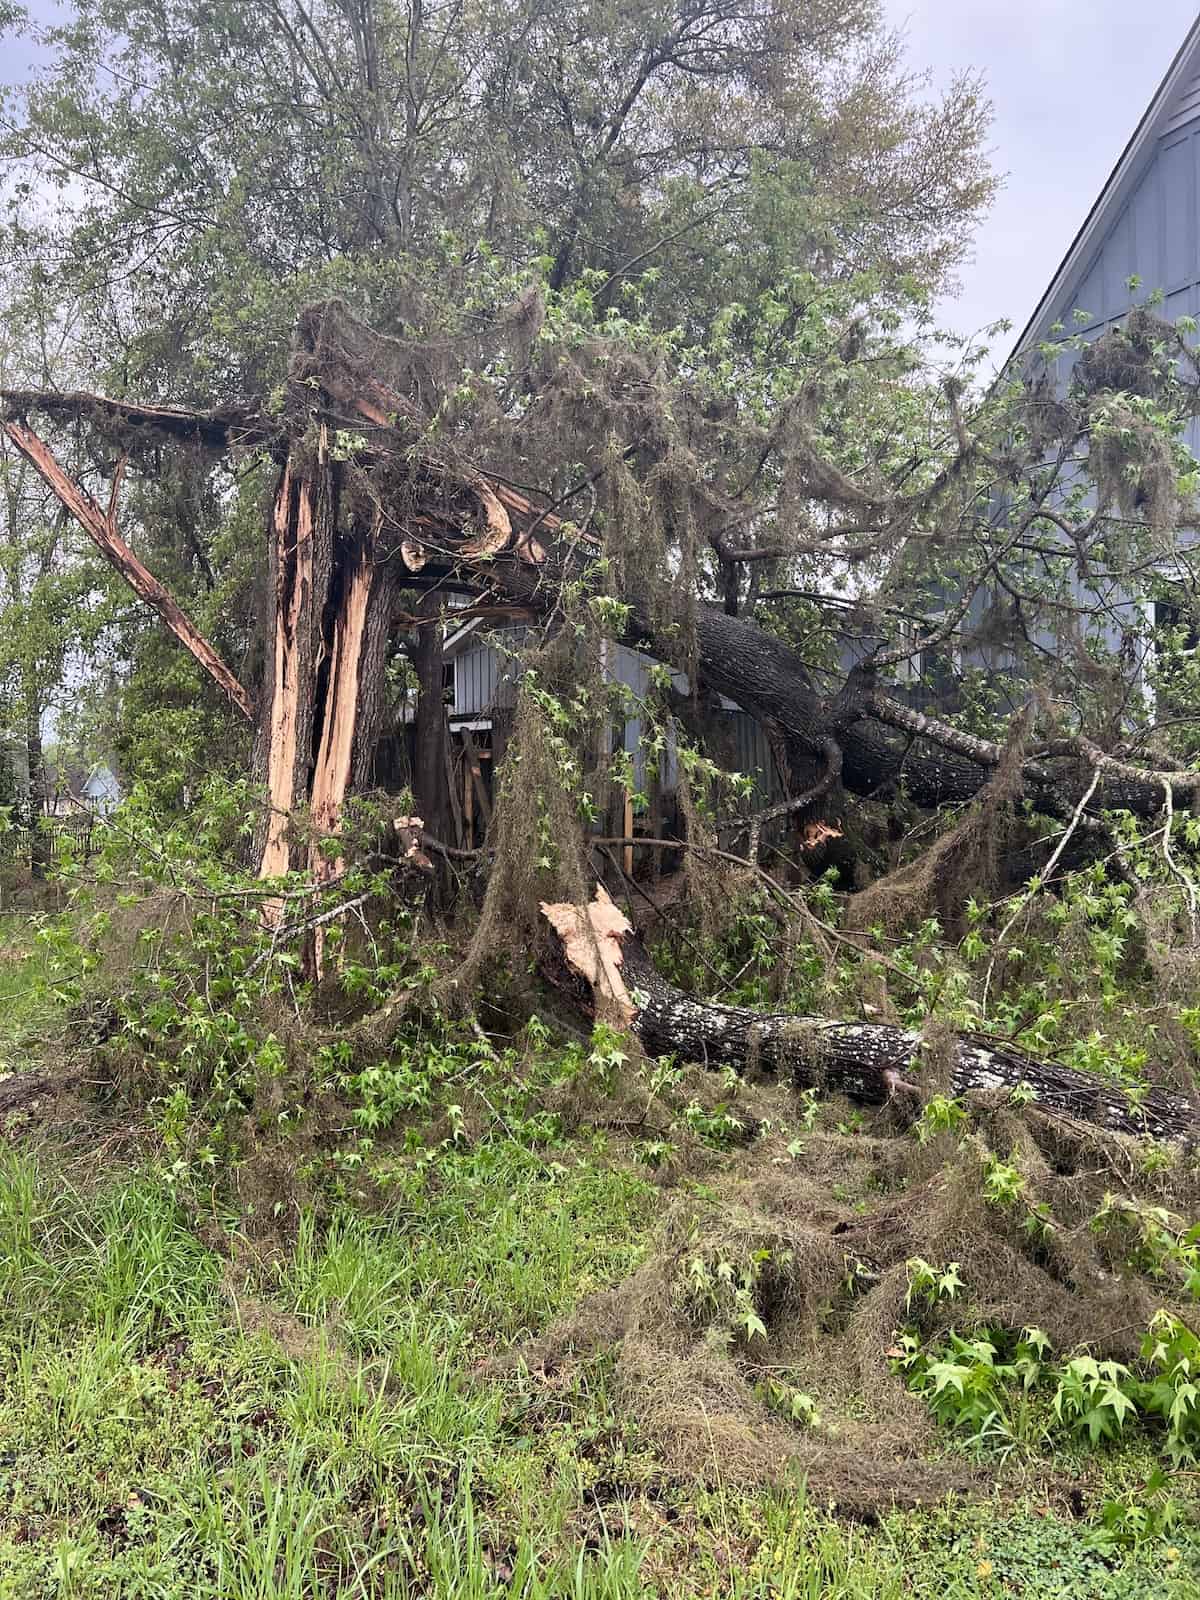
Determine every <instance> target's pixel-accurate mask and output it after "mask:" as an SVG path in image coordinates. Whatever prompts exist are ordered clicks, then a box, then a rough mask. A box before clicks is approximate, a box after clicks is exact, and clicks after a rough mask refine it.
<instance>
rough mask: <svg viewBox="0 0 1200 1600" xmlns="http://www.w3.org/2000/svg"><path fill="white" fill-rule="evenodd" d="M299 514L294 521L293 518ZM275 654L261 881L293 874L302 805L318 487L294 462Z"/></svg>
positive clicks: (280, 516)
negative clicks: (296, 815)
mask: <svg viewBox="0 0 1200 1600" xmlns="http://www.w3.org/2000/svg"><path fill="white" fill-rule="evenodd" d="M293 511H294V515H293ZM274 517H275V541H274V542H275V558H276V571H275V649H274V652H273V655H274V684H273V693H272V696H271V720H270V726H269V730H268V738H267V797H268V803H269V805H270V808H271V810H270V816H269V817H268V819H267V835H266V842H265V843H264V845H263V853H262V861H261V863H260V865H259V877H261V878H278V877H281V876H282V875H283V873H285V872H286V871H287V870H288V865H289V862H290V854H291V852H290V845H289V842H288V829H289V827H290V826H291V820H292V810H293V807H294V806H295V803H296V792H295V789H296V748H297V740H298V738H299V717H300V688H301V686H300V673H301V668H300V657H301V641H300V623H301V618H302V616H303V613H304V609H305V605H306V603H307V598H308V595H309V593H310V592H311V589H312V576H313V574H312V566H313V546H312V534H313V486H312V484H311V483H310V482H309V481H308V480H307V479H306V478H304V477H301V476H297V475H296V474H295V473H294V472H293V469H292V464H291V462H290V461H289V462H288V464H287V466H286V467H285V468H284V473H283V480H282V482H281V483H280V485H279V493H278V495H277V496H276V498H275V512H274Z"/></svg>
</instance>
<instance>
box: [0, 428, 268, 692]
mask: <svg viewBox="0 0 1200 1600" xmlns="http://www.w3.org/2000/svg"><path fill="white" fill-rule="evenodd" d="M0 428H2V429H3V431H4V433H5V434H6V435H7V437H8V438H9V439H10V440H11V441H12V443H13V445H14V446H15V447H16V448H17V450H19V451H20V453H21V455H23V456H24V458H25V460H26V461H28V462H29V464H30V466H31V467H32V468H33V469H34V471H35V472H36V473H37V474H38V475H39V477H40V478H41V479H42V480H43V482H44V483H45V484H46V485H47V486H48V487H49V488H50V489H51V490H52V491H53V493H54V494H55V496H56V497H57V499H58V500H59V502H60V503H61V504H62V505H63V506H65V507H66V509H67V510H68V511H69V512H70V513H71V515H72V516H73V517H74V518H75V520H76V522H77V523H78V524H79V526H80V527H81V528H82V529H83V531H84V532H85V533H86V534H87V536H88V538H89V539H90V540H91V541H92V543H93V544H94V545H95V546H96V548H97V549H98V550H99V551H100V554H101V555H102V556H103V557H104V558H105V560H106V561H107V562H108V563H109V565H110V566H112V567H113V568H114V570H115V571H117V572H119V573H120V575H121V577H122V578H124V580H125V582H126V583H127V584H128V585H129V587H130V588H131V589H132V590H133V592H134V594H136V595H137V597H138V598H139V599H140V600H144V601H145V602H146V604H147V605H148V606H151V607H152V608H153V609H154V610H155V611H156V612H157V613H158V615H159V616H160V617H161V618H162V620H163V622H164V623H165V624H166V626H167V627H168V628H169V629H170V630H171V632H172V633H173V634H174V635H175V637H176V638H177V639H178V640H179V642H180V644H181V645H182V646H183V647H184V649H185V650H186V651H188V653H189V654H190V655H191V656H192V657H193V658H194V659H195V660H196V661H197V662H199V664H200V666H201V667H203V669H204V671H205V672H206V673H207V674H208V676H209V677H210V678H211V679H212V680H213V682H214V683H215V684H216V685H217V687H218V688H219V689H221V690H223V691H224V693H225V694H227V695H228V696H229V699H230V701H231V702H232V704H233V705H235V706H236V707H237V708H238V710H239V711H240V712H241V714H242V715H243V716H244V717H245V718H246V719H247V720H248V721H250V722H253V720H254V704H253V702H252V701H251V699H250V696H249V695H248V694H247V693H246V690H245V689H244V688H243V687H242V685H241V684H240V683H239V682H238V680H237V678H236V677H235V676H234V674H233V673H232V672H231V671H230V669H229V668H228V667H227V666H226V665H225V663H224V661H222V660H221V657H220V656H219V655H218V654H217V652H216V650H214V648H213V647H212V645H211V644H210V643H209V641H208V640H207V639H206V638H205V637H204V635H203V634H202V633H201V632H200V630H199V628H197V626H196V625H195V623H194V622H193V621H192V619H191V618H190V617H189V616H188V615H187V613H186V612H185V611H184V610H183V607H182V606H181V605H180V604H179V602H178V600H176V599H175V597H174V595H173V594H171V593H170V591H169V590H168V589H165V588H164V587H163V585H162V584H161V583H160V582H159V581H158V579H157V578H156V577H155V576H154V574H153V573H152V572H150V571H148V570H147V568H146V567H144V566H143V565H142V563H141V562H140V561H139V560H138V558H137V556H135V555H134V553H133V551H132V550H131V549H130V548H129V546H128V545H127V544H126V543H125V541H124V539H122V538H121V535H120V534H119V533H118V532H117V520H116V499H115V489H114V501H113V505H112V506H111V507H110V508H109V510H108V511H107V512H105V511H102V510H101V509H100V507H99V506H98V505H97V504H96V502H95V501H94V500H93V499H92V497H91V495H90V494H88V492H87V490H86V489H84V488H81V487H80V485H79V484H77V483H75V482H74V480H73V479H72V478H70V477H69V476H68V474H67V473H66V472H65V471H64V470H63V468H62V466H61V465H60V463H59V461H58V460H57V458H56V457H55V455H54V452H53V451H52V450H51V449H50V446H49V445H48V444H46V442H45V441H44V440H43V439H40V438H39V437H38V435H37V434H36V433H34V431H33V429H32V428H30V427H28V426H27V425H26V424H25V423H23V422H18V421H16V420H14V419H13V418H8V419H5V420H0Z"/></svg>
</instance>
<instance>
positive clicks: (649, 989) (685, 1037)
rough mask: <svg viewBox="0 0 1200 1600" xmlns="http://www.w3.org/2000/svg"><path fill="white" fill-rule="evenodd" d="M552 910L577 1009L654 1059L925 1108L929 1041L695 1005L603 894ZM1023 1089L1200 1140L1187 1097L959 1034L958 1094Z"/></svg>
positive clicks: (885, 1030)
mask: <svg viewBox="0 0 1200 1600" xmlns="http://www.w3.org/2000/svg"><path fill="white" fill-rule="evenodd" d="M542 911H543V914H544V915H545V916H546V918H547V921H548V922H549V923H550V925H551V927H552V928H553V929H554V930H555V932H556V934H557V935H558V950H559V956H560V965H559V970H558V973H557V977H558V981H559V982H560V986H561V985H562V981H563V975H564V972H565V974H566V975H567V984H566V986H567V987H568V988H569V989H570V990H571V992H572V993H573V995H574V997H575V998H576V1000H577V1002H579V1003H581V1004H582V1005H583V1006H584V1007H585V1009H588V1010H590V1011H591V1012H592V1014H593V1015H597V1016H605V1015H607V1016H608V1017H609V1018H611V1019H612V1020H614V1021H616V1022H618V1023H624V1024H625V1025H627V1026H628V1027H629V1028H631V1029H632V1031H633V1033H634V1034H635V1035H636V1036H637V1038H638V1039H639V1040H640V1041H641V1043H642V1045H643V1047H644V1048H645V1049H646V1050H647V1051H648V1052H649V1053H650V1054H652V1055H674V1056H678V1057H681V1058H682V1059H684V1060H685V1061H697V1062H700V1063H701V1064H702V1065H704V1066H706V1067H713V1068H719V1067H733V1068H734V1069H735V1071H738V1072H742V1071H744V1070H746V1069H747V1068H748V1067H752V1066H753V1067H758V1068H760V1069H762V1070H766V1071H769V1072H772V1073H776V1074H778V1075H781V1076H784V1077H787V1078H790V1080H791V1081H792V1082H793V1083H794V1084H795V1085H796V1086H797V1087H798V1088H801V1089H810V1088H811V1089H827V1090H833V1091H835V1092H836V1093H839V1094H845V1095H848V1096H849V1097H850V1098H851V1099H853V1100H857V1101H860V1102H861V1103H863V1104H865V1105H883V1104H885V1103H887V1102H888V1101H891V1100H896V1099H897V1098H903V1099H908V1100H911V1101H912V1102H913V1103H914V1104H916V1103H919V1101H920V1099H921V1096H922V1091H921V1087H920V1085H919V1083H917V1082H916V1081H914V1080H913V1079H912V1078H911V1077H909V1076H908V1074H909V1073H910V1072H911V1071H912V1069H913V1067H914V1064H915V1063H917V1062H918V1061H919V1057H920V1053H921V1048H922V1041H921V1035H920V1034H919V1033H917V1032H915V1031H913V1030H910V1029H904V1028H894V1027H889V1026H887V1025H885V1024H882V1023H868V1022H839V1021H836V1020H833V1019H827V1018H821V1017H798V1016H796V1015H794V1014H792V1013H789V1012H760V1011H754V1010H751V1009H750V1008H749V1007H746V1006H721V1005H713V1004H710V1003H708V1002H706V1001H700V1000H695V999H693V998H692V997H691V996H689V995H687V994H685V993H684V992H683V991H682V990H680V989H677V988H675V987H674V986H673V985H672V984H670V983H668V982H667V981H666V979H664V978H663V977H661V976H660V975H659V973H658V972H657V971H656V970H655V968H654V965H653V963H652V962H651V961H650V959H649V957H648V956H647V954H646V951H645V948H644V947H643V945H642V944H641V942H640V940H639V939H638V938H637V936H636V934H635V933H634V931H633V929H632V927H631V926H630V924H629V923H628V921H626V919H625V917H624V916H623V915H622V914H621V912H620V911H618V909H617V908H616V907H615V906H614V905H613V904H612V902H611V901H609V899H608V897H607V895H605V894H604V891H603V890H598V891H597V897H596V899H594V900H593V901H592V903H591V905H590V906H588V907H581V906H569V905H543V907H542ZM551 976H555V974H553V973H552V974H551ZM1017 1088H1022V1089H1023V1090H1024V1089H1026V1088H1027V1089H1028V1090H1029V1091H1030V1092H1031V1094H1032V1096H1033V1099H1034V1101H1035V1103H1036V1104H1037V1106H1038V1108H1039V1109H1040V1110H1042V1111H1048V1112H1057V1113H1059V1114H1062V1115H1064V1116H1069V1117H1073V1118H1075V1119H1077V1120H1078V1121H1081V1122H1087V1123H1090V1124H1092V1125H1093V1126H1095V1127H1099V1128H1102V1129H1104V1130H1105V1131H1106V1132H1109V1133H1121V1134H1129V1135H1133V1136H1135V1137H1152V1138H1158V1139H1170V1140H1180V1141H1185V1142H1187V1143H1188V1144H1194V1143H1195V1142H1196V1141H1197V1139H1198V1138H1200V1107H1198V1106H1197V1105H1196V1104H1195V1103H1194V1102H1193V1101H1191V1100H1190V1099H1188V1098H1187V1097H1186V1096H1184V1095H1180V1094H1174V1093H1172V1092H1171V1091H1169V1090H1167V1089H1161V1088H1151V1089H1150V1090H1149V1091H1147V1093H1146V1094H1145V1095H1140V1096H1138V1097H1137V1099H1136V1100H1133V1099H1131V1098H1130V1097H1129V1096H1127V1095H1125V1094H1123V1093H1122V1092H1121V1090H1120V1089H1119V1088H1117V1087H1116V1085H1114V1084H1112V1083H1109V1082H1106V1081H1105V1080H1104V1079H1102V1078H1098V1077H1095V1076H1093V1075H1092V1074H1090V1073H1085V1072H1078V1071H1076V1070H1075V1069H1074V1068H1071V1067H1065V1066H1063V1065H1061V1064H1060V1063H1059V1062H1055V1061H1047V1060H1043V1059H1041V1058H1039V1057H1036V1056H1030V1055H1027V1054H1026V1053H1025V1052H1024V1051H1022V1050H1019V1049H1016V1048H1015V1047H1014V1046H1012V1045H1009V1044H1007V1043H1004V1042H1002V1041H999V1040H995V1039H991V1038H989V1037H987V1036H980V1035H973V1034H967V1033H960V1034H958V1035H957V1036H956V1039H955V1043H954V1055H953V1061H952V1064H951V1080H950V1086H949V1092H950V1093H951V1094H952V1095H955V1096H959V1095H964V1094H967V1093H969V1092H970V1091H971V1090H998V1089H1017Z"/></svg>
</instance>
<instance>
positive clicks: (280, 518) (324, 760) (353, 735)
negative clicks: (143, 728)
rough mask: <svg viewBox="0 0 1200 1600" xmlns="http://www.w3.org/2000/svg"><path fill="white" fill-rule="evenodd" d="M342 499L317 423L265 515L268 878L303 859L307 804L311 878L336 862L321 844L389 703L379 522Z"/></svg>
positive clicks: (261, 757) (338, 467)
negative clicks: (267, 570) (267, 542)
mask: <svg viewBox="0 0 1200 1600" xmlns="http://www.w3.org/2000/svg"><path fill="white" fill-rule="evenodd" d="M342 502H343V493H342V464H341V463H340V462H337V461H334V460H333V459H332V457H331V454H330V448H329V436H328V430H327V428H325V427H324V426H322V427H321V428H320V429H319V432H318V435H317V439H316V443H315V447H312V448H307V447H305V446H304V445H303V444H301V445H297V446H296V447H295V448H294V449H293V450H292V452H291V454H290V455H289V456H288V459H287V461H286V462H285V464H284V467H283V471H282V473H281V475H280V479H279V484H278V488H277V489H276V493H275V502H274V507H273V510H272V515H271V526H270V542H271V552H270V555H271V560H270V573H271V586H270V610H271V618H270V636H271V669H270V670H271V677H270V683H269V688H268V693H267V694H266V695H265V696H264V703H263V711H262V716H261V719H260V723H259V739H258V750H257V755H256V764H257V766H258V768H259V770H260V771H261V773H262V776H263V777H264V779H265V781H266V785H267V792H268V795H269V799H270V811H269V817H268V821H267V826H266V830H265V835H264V839H263V843H262V851H261V862H260V871H261V875H262V876H263V877H265V878H266V877H276V876H278V875H280V874H281V873H284V872H286V871H288V870H289V868H292V867H298V866H300V865H301V856H300V854H299V853H298V850H297V846H298V843H299V840H300V835H299V832H298V829H297V826H296V825H297V823H298V822H299V820H300V814H301V813H302V812H304V811H305V810H306V811H307V824H308V827H309V830H310V832H309V840H308V849H307V855H306V858H305V859H306V861H307V865H308V867H309V869H310V871H311V872H312V874H313V876H314V878H315V879H316V880H317V881H318V882H320V881H321V880H322V879H325V878H329V877H331V876H333V875H334V874H335V873H336V872H338V871H339V870H340V868H341V862H340V860H339V859H338V853H337V851H336V849H335V848H331V847H330V844H329V841H330V840H331V839H334V838H336V836H337V834H338V833H339V831H340V829H341V826H342V813H343V807H344V805H345V802H346V797H347V795H348V794H349V793H350V792H351V790H352V789H353V788H355V787H359V786H362V785H363V784H365V783H366V782H367V781H369V778H370V774H371V770H372V764H373V759H374V753H375V746H376V743H377V742H378V735H379V729H380V724H381V721H382V716H383V711H384V709H385V702H384V693H383V684H384V669H385V665H386V660H387V650H388V643H389V638H390V633H391V622H392V605H391V598H392V591H391V587H390V585H389V584H388V583H387V582H385V581H384V580H383V578H382V577H381V573H383V572H384V571H385V568H384V566H383V564H382V563H381V561H380V550H379V528H380V522H379V518H378V517H373V518H372V519H371V520H370V521H369V522H366V521H363V520H362V519H361V517H360V516H359V515H358V514H356V513H357V508H355V507H351V508H349V509H347V508H346V507H345V506H343V503H342Z"/></svg>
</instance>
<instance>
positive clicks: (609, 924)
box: [541, 884, 638, 1028]
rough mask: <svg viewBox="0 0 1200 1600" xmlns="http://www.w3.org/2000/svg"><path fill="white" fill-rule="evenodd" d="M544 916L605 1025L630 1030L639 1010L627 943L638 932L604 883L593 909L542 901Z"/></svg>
mask: <svg viewBox="0 0 1200 1600" xmlns="http://www.w3.org/2000/svg"><path fill="white" fill-rule="evenodd" d="M541 909H542V915H543V916H544V917H545V918H546V921H547V922H548V923H549V924H550V926H551V927H552V928H553V929H554V931H555V933H557V934H558V936H559V938H560V939H561V940H562V942H563V953H564V955H565V957H566V960H567V963H568V965H569V966H570V967H571V968H572V970H573V971H575V972H577V973H578V974H579V976H580V977H581V978H583V979H584V980H585V981H586V982H587V983H589V984H590V985H591V987H592V993H593V995H594V997H595V1006H596V1014H597V1016H599V1017H601V1018H602V1019H603V1020H604V1021H607V1022H614V1023H616V1024H617V1025H618V1026H619V1027H622V1028H627V1027H629V1026H630V1024H631V1023H634V1022H635V1021H636V1018H637V1015H638V1011H637V1008H636V1007H635V1005H634V1002H633V998H632V996H631V995H630V993H629V990H628V989H627V988H626V986H625V978H624V975H623V973H622V971H621V968H622V965H623V964H624V950H623V943H624V940H625V939H626V937H627V936H629V935H631V934H632V933H633V928H632V926H631V924H630V922H629V920H628V918H627V917H626V916H625V914H624V912H623V911H622V910H621V909H620V907H619V906H616V905H614V904H613V902H612V900H611V898H610V897H609V894H608V891H607V890H606V889H605V888H604V885H603V884H597V886H596V894H595V898H594V899H593V900H592V901H591V903H590V904H589V905H586V906H575V905H571V904H570V902H569V901H565V900H564V901H559V902H556V903H553V904H551V903H549V902H547V901H545V900H543V901H542V907H541Z"/></svg>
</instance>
